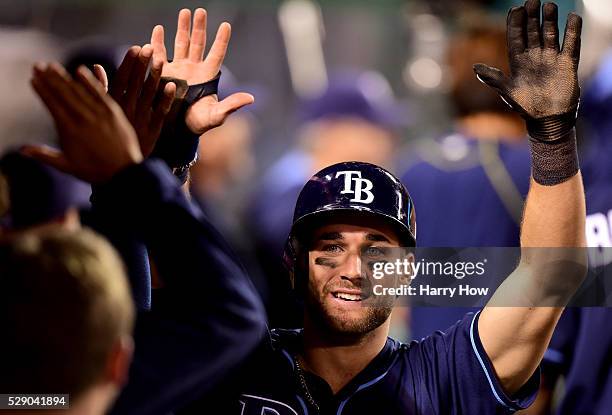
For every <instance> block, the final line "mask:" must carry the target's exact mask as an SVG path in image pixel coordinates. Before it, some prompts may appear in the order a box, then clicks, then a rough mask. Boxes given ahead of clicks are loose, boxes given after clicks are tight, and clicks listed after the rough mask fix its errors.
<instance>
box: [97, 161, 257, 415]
mask: <svg viewBox="0 0 612 415" xmlns="http://www.w3.org/2000/svg"><path fill="white" fill-rule="evenodd" d="M92 203H95V204H96V207H95V208H96V209H102V210H104V211H105V214H106V215H107V216H108V217H114V218H115V221H116V223H115V225H116V226H119V227H123V228H124V229H126V230H129V231H130V233H131V234H133V235H134V236H135V237H137V238H138V239H139V240H142V241H143V242H144V244H145V245H146V247H147V249H148V252H149V254H150V255H151V257H152V258H153V259H154V261H155V264H156V266H157V269H158V271H159V273H160V275H161V277H162V279H163V283H164V286H163V288H161V289H160V290H159V292H156V293H155V295H154V296H153V297H152V304H151V307H150V309H149V310H139V312H138V315H137V320H136V326H135V330H134V343H135V349H134V357H133V361H132V365H131V368H130V373H129V381H128V383H127V385H126V386H125V388H124V389H123V391H122V393H121V395H120V397H119V399H118V401H117V402H116V404H115V407H114V409H113V410H112V413H115V414H119V413H121V414H136V413H137V414H164V413H168V412H171V411H173V410H176V409H178V408H181V407H182V406H184V405H186V404H187V403H188V402H189V401H191V400H194V399H196V398H199V397H201V396H203V395H205V394H207V393H210V391H212V390H213V389H214V388H215V387H216V385H218V384H219V382H221V381H222V380H223V379H224V377H225V376H227V375H228V374H229V373H231V371H233V370H235V369H236V368H237V367H238V366H239V365H240V364H241V363H242V361H243V360H244V359H245V358H246V357H247V356H248V355H249V353H251V352H252V351H253V350H254V349H255V348H256V347H257V345H258V344H259V342H260V341H261V340H262V339H263V338H264V335H265V333H266V327H265V312H264V309H263V305H262V303H261V300H260V299H259V297H258V295H257V293H256V290H255V288H254V286H253V285H252V283H251V281H250V279H249V277H248V275H247V273H246V271H245V270H244V269H243V267H242V266H241V264H240V261H239V260H238V259H237V258H236V257H235V255H234V254H233V252H232V250H231V249H230V248H229V246H228V245H227V244H226V243H225V241H224V240H223V238H222V237H221V235H219V234H218V233H217V231H216V230H215V228H214V227H213V226H212V224H211V223H209V221H208V219H207V218H206V217H205V216H204V214H203V213H202V212H201V211H200V210H199V209H197V208H196V207H195V206H194V205H193V204H192V203H190V201H189V200H188V199H187V198H186V196H185V195H184V193H183V191H182V189H181V187H180V184H179V183H178V181H177V180H176V178H175V177H174V176H173V175H172V174H171V173H170V171H169V170H168V168H167V167H166V166H165V164H164V163H163V162H161V161H159V160H148V161H145V162H144V163H142V164H140V165H137V166H132V167H130V168H128V169H126V170H125V171H123V172H121V173H119V174H118V175H117V176H116V177H114V178H113V179H112V181H111V182H110V183H108V184H107V185H104V188H102V189H99V192H97V194H96V199H95V200H92ZM155 291H158V290H155Z"/></svg>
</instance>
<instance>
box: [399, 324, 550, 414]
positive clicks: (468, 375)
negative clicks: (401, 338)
mask: <svg viewBox="0 0 612 415" xmlns="http://www.w3.org/2000/svg"><path fill="white" fill-rule="evenodd" d="M479 316H480V312H478V313H476V314H473V313H468V314H466V315H465V317H464V318H463V319H462V320H460V321H458V322H457V323H456V324H455V325H453V326H452V327H450V328H449V329H447V330H446V331H444V332H441V331H439V332H436V333H435V334H433V335H431V336H429V337H427V338H425V339H423V340H422V341H421V342H420V343H415V344H413V345H412V346H411V347H410V349H409V350H410V353H409V356H410V357H409V359H410V360H411V361H410V364H411V366H412V367H413V373H414V376H415V378H416V379H415V384H416V391H417V393H416V395H417V400H418V401H419V404H420V405H419V406H421V407H432V408H433V409H434V410H433V412H432V413H436V414H512V413H514V412H515V411H517V410H520V409H524V408H527V407H528V406H529V405H531V404H532V403H533V401H534V400H535V398H536V395H537V391H538V387H539V383H540V371H539V369H538V370H536V372H535V373H534V374H533V375H532V377H531V378H530V379H529V381H527V383H526V384H525V385H524V386H523V387H522V388H521V390H519V391H518V392H517V393H516V394H514V396H508V395H507V394H506V393H505V392H504V391H503V389H502V386H501V385H500V383H499V381H498V379H497V377H496V375H495V372H494V370H493V367H492V364H491V362H490V361H489V358H488V357H487V355H486V353H485V351H484V348H483V346H482V343H481V341H480V336H479V333H478V318H479Z"/></svg>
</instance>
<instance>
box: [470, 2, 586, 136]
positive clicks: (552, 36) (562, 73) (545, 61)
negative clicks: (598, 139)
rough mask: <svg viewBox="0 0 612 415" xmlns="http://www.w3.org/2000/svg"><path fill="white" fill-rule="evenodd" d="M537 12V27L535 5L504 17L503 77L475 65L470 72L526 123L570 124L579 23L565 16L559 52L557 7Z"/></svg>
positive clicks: (576, 89)
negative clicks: (556, 120) (560, 120)
mask: <svg viewBox="0 0 612 415" xmlns="http://www.w3.org/2000/svg"><path fill="white" fill-rule="evenodd" d="M542 11H543V19H542V22H541V23H540V1H539V0H528V1H527V2H526V3H525V5H524V6H521V7H514V8H512V9H511V10H510V12H509V13H508V20H507V41H508V54H509V59H510V75H509V76H506V75H504V74H503V72H502V71H500V70H499V69H497V68H491V67H489V66H487V65H484V64H481V63H478V64H476V65H474V71H475V72H476V74H477V76H478V78H479V79H480V80H481V81H483V82H484V83H486V84H487V85H489V86H491V87H492V88H495V89H496V90H497V91H498V92H499V94H500V95H501V96H502V97H503V99H504V100H505V101H506V102H507V103H508V104H509V105H510V106H512V108H513V109H514V110H515V111H518V112H519V113H521V115H522V116H523V117H524V118H526V119H527V120H528V121H529V120H538V119H542V118H547V117H555V116H563V117H569V118H571V117H574V118H575V114H576V110H577V108H578V100H579V97H580V87H579V86H578V76H577V70H578V61H579V58H580V31H581V27H582V19H581V18H580V16H578V15H576V14H574V13H570V15H569V16H568V18H567V25H566V28H565V36H564V40H563V48H562V49H561V50H560V49H559V29H558V25H557V6H556V5H555V4H554V3H546V4H544V7H543V8H542ZM528 127H529V123H528ZM572 127H573V124H572ZM536 129H537V128H536ZM532 136H533V135H532ZM551 138H555V137H551Z"/></svg>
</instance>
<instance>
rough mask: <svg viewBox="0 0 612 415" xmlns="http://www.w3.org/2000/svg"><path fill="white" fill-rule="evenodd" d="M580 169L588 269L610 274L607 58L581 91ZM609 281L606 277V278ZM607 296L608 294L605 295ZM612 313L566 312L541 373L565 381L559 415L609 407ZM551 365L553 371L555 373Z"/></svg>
mask: <svg viewBox="0 0 612 415" xmlns="http://www.w3.org/2000/svg"><path fill="white" fill-rule="evenodd" d="M580 115H581V123H582V131H581V132H582V135H583V137H582V139H583V140H584V141H585V145H584V146H585V148H584V150H583V152H582V153H581V160H580V162H581V169H582V173H583V177H584V183H585V193H586V207H587V218H586V240H587V245H588V246H589V247H599V248H607V249H605V250H599V253H598V250H589V254H590V255H589V266H590V267H592V268H596V269H598V270H599V272H603V273H605V275H610V274H611V273H612V255H610V251H612V165H611V164H610V158H611V157H612V53H608V55H607V56H606V57H605V58H604V60H603V62H602V64H601V65H600V68H599V69H598V71H597V72H596V74H595V75H594V76H593V78H592V79H591V81H590V82H589V84H588V85H587V86H586V88H585V92H584V94H583V99H582V103H581V109H580ZM606 280H607V281H609V280H610V278H609V277H607V278H606ZM608 292H609V291H608ZM611 321H612V309H610V308H580V309H577V308H575V309H567V310H565V312H564V313H563V316H562V317H561V320H560V322H559V324H558V326H557V329H556V330H555V333H554V335H553V338H552V340H551V343H550V346H549V349H548V350H547V352H546V354H545V356H544V361H545V363H546V365H545V367H546V368H547V370H552V371H556V370H558V371H559V372H560V373H562V374H564V375H565V376H566V393H565V396H564V398H563V400H562V402H561V405H560V407H559V411H558V413H559V414H562V415H566V414H567V415H569V414H572V415H581V414H589V415H600V414H601V415H603V414H609V413H610V411H611V408H612V330H611V327H610V322H611ZM555 366H556V369H555Z"/></svg>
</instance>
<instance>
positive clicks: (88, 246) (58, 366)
mask: <svg viewBox="0 0 612 415" xmlns="http://www.w3.org/2000/svg"><path fill="white" fill-rule="evenodd" d="M133 307H134V306H133V303H132V300H131V297H130V292H129V288H128V284H127V280H126V276H125V271H124V267H123V264H122V263H121V260H120V259H119V256H118V255H117V253H116V252H115V250H114V249H113V248H112V247H111V246H110V244H109V243H108V242H106V241H105V240H104V239H103V238H102V237H100V236H98V235H96V234H95V233H94V232H92V231H89V230H77V231H74V230H72V231H71V230H66V229H63V228H61V227H59V226H58V227H57V228H55V227H54V228H52V229H51V230H49V231H45V232H38V233H34V232H30V233H26V234H25V235H22V236H20V237H18V238H16V239H13V240H11V241H10V242H7V243H6V244H3V245H2V246H0V327H1V328H2V331H3V334H2V340H1V341H0V350H1V352H0V373H2V375H1V376H0V391H2V392H3V393H62V394H70V398H71V400H75V399H77V398H78V397H79V396H80V395H81V394H82V393H83V392H85V391H86V390H87V389H89V388H90V387H91V386H93V385H94V384H96V383H97V382H98V381H100V380H101V377H102V375H103V371H104V369H105V366H106V364H107V361H108V358H109V356H110V353H111V352H112V351H113V347H115V346H116V344H117V342H118V340H119V339H120V338H122V337H123V336H130V335H131V331H132V327H133V320H134V308H133Z"/></svg>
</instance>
